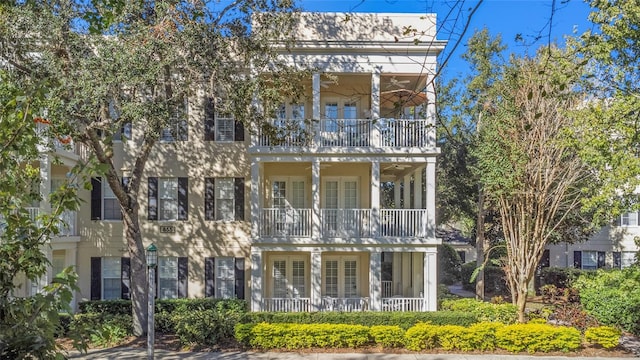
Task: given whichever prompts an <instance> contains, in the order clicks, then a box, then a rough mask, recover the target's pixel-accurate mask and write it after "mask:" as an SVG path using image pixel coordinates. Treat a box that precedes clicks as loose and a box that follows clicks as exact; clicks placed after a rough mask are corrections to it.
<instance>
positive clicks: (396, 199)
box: [393, 180, 402, 209]
mask: <svg viewBox="0 0 640 360" xmlns="http://www.w3.org/2000/svg"><path fill="white" fill-rule="evenodd" d="M401 184H402V181H400V180H396V181H394V182H393V203H394V204H395V206H396V209H400V202H401V201H400V200H401V199H402V197H401V192H400V187H401V186H402V185H401Z"/></svg>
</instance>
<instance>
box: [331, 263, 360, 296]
mask: <svg viewBox="0 0 640 360" xmlns="http://www.w3.org/2000/svg"><path fill="white" fill-rule="evenodd" d="M322 295H323V296H328V297H331V298H357V297H360V289H359V281H358V260H357V257H355V256H337V257H327V258H326V259H325V260H324V261H323V279H322Z"/></svg>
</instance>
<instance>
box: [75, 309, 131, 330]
mask: <svg viewBox="0 0 640 360" xmlns="http://www.w3.org/2000/svg"><path fill="white" fill-rule="evenodd" d="M103 325H110V326H114V327H118V328H120V329H122V330H124V331H125V332H126V334H127V335H130V334H133V319H132V318H131V315H130V314H127V315H123V314H117V315H112V314H108V313H91V314H76V315H75V316H74V317H73V320H72V321H71V323H70V324H69V328H70V329H71V330H75V331H77V332H78V333H89V332H92V331H94V330H97V329H100V328H102V326H103Z"/></svg>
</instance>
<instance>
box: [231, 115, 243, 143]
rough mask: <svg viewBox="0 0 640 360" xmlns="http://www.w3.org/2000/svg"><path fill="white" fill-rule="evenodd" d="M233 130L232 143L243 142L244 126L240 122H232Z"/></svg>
mask: <svg viewBox="0 0 640 360" xmlns="http://www.w3.org/2000/svg"><path fill="white" fill-rule="evenodd" d="M234 126H235V129H234V131H233V140H234V141H244V124H243V123H242V121H239V120H236V121H235V122H234Z"/></svg>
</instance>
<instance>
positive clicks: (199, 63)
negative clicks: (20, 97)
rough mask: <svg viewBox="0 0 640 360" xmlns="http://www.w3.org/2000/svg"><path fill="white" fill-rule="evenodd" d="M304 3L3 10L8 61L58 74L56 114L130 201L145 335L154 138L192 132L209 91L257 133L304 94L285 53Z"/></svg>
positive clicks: (222, 108) (53, 85) (127, 222)
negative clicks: (117, 145)
mask: <svg viewBox="0 0 640 360" xmlns="http://www.w3.org/2000/svg"><path fill="white" fill-rule="evenodd" d="M294 10H295V9H294V8H293V5H292V3H291V2H290V1H276V0H273V1H271V0H238V1H234V2H232V3H230V4H228V6H225V7H223V6H222V5H221V4H220V3H218V2H217V1H207V0H199V1H173V2H153V1H103V0H94V1H89V2H78V1H73V0H45V1H27V2H15V3H13V4H11V5H6V6H4V5H3V7H2V12H3V17H4V19H5V21H4V22H3V24H2V25H3V26H2V27H0V38H3V39H5V43H6V44H7V49H9V51H7V52H5V55H4V58H5V61H7V62H8V63H10V64H11V65H12V66H13V67H14V69H17V70H19V73H20V74H21V75H22V76H23V77H30V78H42V79H48V84H49V89H48V93H49V95H48V101H47V108H48V109H49V117H50V118H51V119H55V121H59V122H61V123H64V124H65V126H66V130H67V131H69V133H70V134H71V135H72V136H73V139H74V141H76V142H79V143H82V144H84V145H86V147H87V149H89V150H90V154H91V158H90V159H87V160H88V161H89V162H96V163H97V164H99V165H100V166H98V167H95V168H96V169H99V170H100V171H99V172H96V175H101V176H102V177H103V178H104V179H106V181H107V183H108V185H109V186H110V188H111V190H112V191H113V193H114V195H115V197H116V198H117V199H118V201H119V203H120V206H121V209H122V213H123V224H124V229H125V230H124V231H125V234H126V239H127V247H128V252H129V257H130V258H131V298H132V302H133V304H134V306H133V309H134V310H133V315H134V332H135V333H136V334H137V335H139V334H142V333H143V332H144V329H146V326H145V324H146V317H147V316H146V305H145V304H146V288H147V279H146V275H145V271H146V265H145V258H144V248H143V242H142V231H141V226H140V221H139V218H138V217H139V211H140V203H139V202H138V197H139V192H140V189H141V184H142V182H143V181H144V180H145V179H144V177H143V172H144V171H145V167H146V164H147V161H148V159H149V156H150V154H151V153H152V150H153V148H154V145H155V144H156V143H157V142H158V140H159V139H160V137H161V134H162V133H163V131H164V134H167V131H170V133H171V135H170V136H171V137H173V138H174V139H177V138H179V137H182V136H185V134H188V129H187V128H186V127H185V126H184V125H185V123H184V122H183V121H182V120H184V119H185V118H186V117H187V116H188V114H187V113H186V111H189V112H191V113H192V114H193V113H198V112H204V108H205V105H204V104H203V99H204V98H210V99H212V100H211V101H210V103H213V104H215V112H216V113H219V114H232V115H233V116H234V117H235V119H236V120H240V121H242V122H244V123H245V125H246V126H247V127H248V128H249V129H250V130H251V131H255V130H256V129H258V128H259V127H260V126H261V125H260V124H261V121H262V120H264V119H267V118H269V117H270V115H271V114H272V112H273V109H274V108H275V106H276V104H279V103H280V102H282V101H283V99H285V98H294V99H295V96H297V95H298V94H300V93H301V92H300V91H299V89H300V87H301V86H300V83H299V81H298V80H299V79H300V78H301V75H302V74H301V72H299V71H297V70H295V69H291V68H289V67H287V66H286V65H285V64H283V63H281V62H279V61H278V60H277V53H278V51H286V48H287V47H288V46H289V45H290V44H291V40H292V39H291V38H290V36H289V33H290V29H291V25H292V21H293V18H294V16H295V11H294ZM256 13H260V16H254V15H255V14H256ZM33 54H38V55H37V56H33ZM256 100H258V101H256ZM258 103H259V105H260V106H258ZM185 104H188V105H185ZM186 109H188V110H186ZM128 126H130V127H131V128H132V129H133V138H132V139H123V140H124V141H125V142H126V141H131V142H133V146H129V147H128V148H129V149H130V153H128V156H129V157H128V159H129V160H130V161H129V162H128V163H127V164H126V165H127V168H128V169H130V170H129V171H128V173H127V174H123V173H122V172H121V171H120V166H119V165H118V164H119V161H121V160H122V159H118V158H117V157H114V154H115V152H114V147H113V144H114V142H113V140H114V137H115V136H116V134H119V133H120V130H121V129H122V128H124V127H128ZM167 129H168V130H167ZM123 176H127V177H128V178H129V181H128V184H127V185H126V186H125V185H124V184H123V181H122V178H123Z"/></svg>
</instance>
